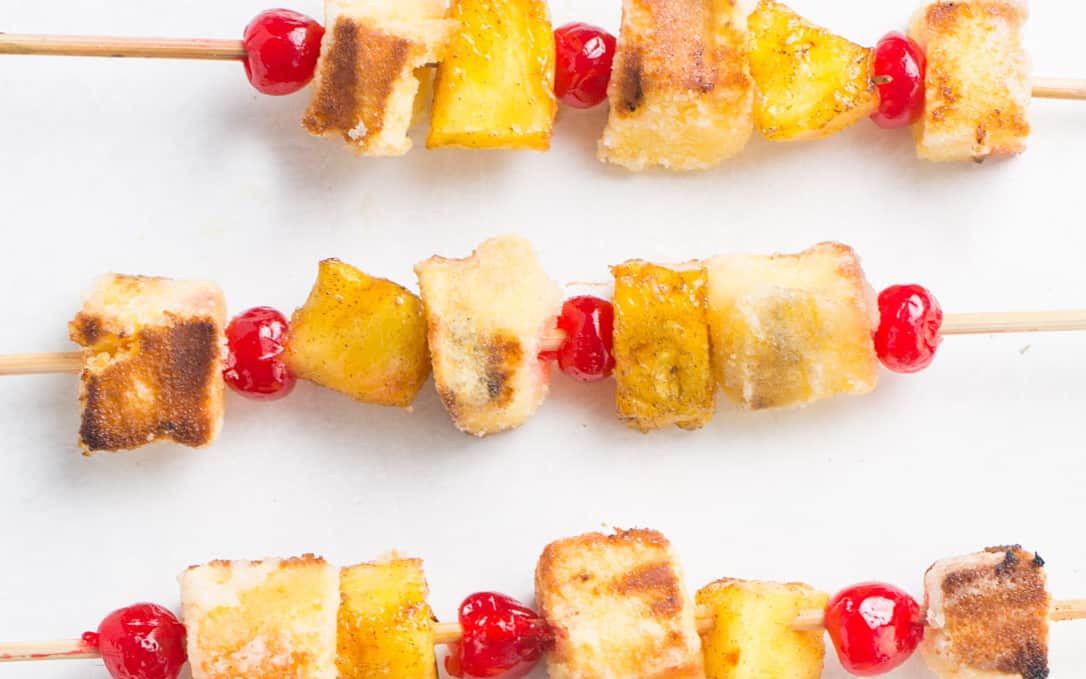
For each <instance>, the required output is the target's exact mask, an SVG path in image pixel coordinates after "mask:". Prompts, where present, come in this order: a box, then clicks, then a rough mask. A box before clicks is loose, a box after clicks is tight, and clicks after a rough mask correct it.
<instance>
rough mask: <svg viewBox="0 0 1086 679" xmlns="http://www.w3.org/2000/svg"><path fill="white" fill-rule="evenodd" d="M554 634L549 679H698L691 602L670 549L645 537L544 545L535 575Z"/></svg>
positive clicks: (621, 535) (627, 534)
mask: <svg viewBox="0 0 1086 679" xmlns="http://www.w3.org/2000/svg"><path fill="white" fill-rule="evenodd" d="M535 591H536V601H537V602H538V603H539V607H540V611H541V612H542V615H543V617H544V618H545V619H546V621H547V624H548V625H550V627H551V630H552V632H554V637H555V643H554V647H553V649H552V650H551V651H550V652H549V653H548V654H547V669H548V672H549V673H550V678H551V679H680V678H689V679H701V678H702V677H704V676H705V672H704V668H703V665H702V657H701V641H700V640H699V639H698V632H697V627H696V624H695V620H694V602H693V601H692V600H691V599H690V595H689V594H687V592H686V586H685V585H684V584H683V576H682V569H681V568H680V566H679V562H678V559H677V558H676V557H675V554H674V553H673V551H672V549H671V544H670V543H669V542H668V541H667V539H666V538H665V537H664V536H663V535H661V534H660V533H658V532H656V531H652V530H626V531H618V532H616V533H615V534H613V535H603V534H601V533H588V534H587V535H581V536H578V537H573V538H565V539H562V540H558V541H557V542H552V543H551V544H550V545H548V546H547V548H546V549H545V550H544V551H543V555H542V556H541V557H540V558H539V564H538V566H537V567H536V572H535Z"/></svg>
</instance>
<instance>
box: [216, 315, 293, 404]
mask: <svg viewBox="0 0 1086 679" xmlns="http://www.w3.org/2000/svg"><path fill="white" fill-rule="evenodd" d="M288 329H289V325H288V324H287V319H286V318H284V317H283V314H281V313H279V312H278V311H276V310H275V309H272V308H271V307H266V306H258V307H254V308H252V309H249V310H248V311H245V312H242V313H240V314H238V315H237V316H235V317H234V319H233V320H232V321H230V325H228V326H226V349H227V352H226V361H225V366H224V368H223V371H222V376H223V379H224V380H225V381H226V383H227V384H228V385H230V387H232V388H233V389H234V391H236V392H238V393H239V394H241V395H242V396H245V397H247V398H251V399H255V400H258V401H274V400H276V399H280V398H283V397H284V396H286V395H287V394H289V393H290V392H291V390H292V389H294V381H295V380H294V373H292V372H291V371H290V368H289V367H287V364H286V363H284V362H283V359H282V356H283V352H284V351H285V350H286V347H285V344H286V340H287V333H288Z"/></svg>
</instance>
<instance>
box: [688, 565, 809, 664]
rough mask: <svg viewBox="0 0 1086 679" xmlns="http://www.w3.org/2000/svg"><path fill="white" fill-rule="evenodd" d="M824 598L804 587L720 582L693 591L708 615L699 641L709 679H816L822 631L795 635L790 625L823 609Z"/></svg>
mask: <svg viewBox="0 0 1086 679" xmlns="http://www.w3.org/2000/svg"><path fill="white" fill-rule="evenodd" d="M828 599H829V596H828V595H827V594H826V593H825V592H820V591H818V590H816V589H814V588H813V587H811V586H809V585H805V584H803V583H798V582H793V583H788V584H781V583H777V582H757V581H750V580H733V579H731V578H725V579H722V580H717V581H716V582H711V583H709V584H708V585H706V586H705V587H702V588H701V589H700V590H698V593H697V597H696V600H697V604H698V607H699V608H700V609H702V610H708V611H710V612H712V616H713V627H712V630H711V631H709V632H708V633H706V634H705V636H704V637H702V644H703V646H704V649H703V650H704V655H705V676H706V677H708V679H766V678H767V677H773V679H818V678H819V677H821V676H822V663H823V660H824V659H825V656H826V647H825V644H824V643H823V641H822V634H823V633H822V630H815V631H809V632H806V631H805V632H800V631H796V630H794V629H792V621H793V620H795V619H796V616H798V615H799V614H800V613H801V612H803V611H810V610H819V611H820V610H822V609H824V608H825V607H826V602H827V600H828Z"/></svg>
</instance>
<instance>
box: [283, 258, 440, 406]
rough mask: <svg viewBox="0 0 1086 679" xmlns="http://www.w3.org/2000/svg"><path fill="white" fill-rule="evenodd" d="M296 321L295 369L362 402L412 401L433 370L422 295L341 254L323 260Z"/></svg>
mask: <svg viewBox="0 0 1086 679" xmlns="http://www.w3.org/2000/svg"><path fill="white" fill-rule="evenodd" d="M290 326H291V329H290V336H289V338H288V342H287V351H286V361H287V365H289V366H290V369H291V370H292V371H293V372H294V374H295V375H297V376H298V377H300V378H302V379H306V380H310V381H312V382H316V383H317V384H319V385H321V386H324V387H328V388H329V389H335V390H336V391H340V392H343V393H344V394H347V395H349V396H351V397H352V398H355V399H358V400H359V401H362V402H363V403H373V404H376V405H384V406H399V407H401V408H407V407H409V406H410V405H411V403H412V402H413V401H414V400H415V396H416V395H417V394H418V392H419V389H421V388H422V385H423V384H424V383H425V382H426V378H427V377H429V375H430V354H429V351H428V350H427V348H426V316H425V314H424V313H423V310H422V300H420V299H419V298H418V297H417V296H416V295H414V294H413V293H411V292H410V291H409V290H407V289H406V288H403V287H401V286H399V285H396V284H395V283H393V282H392V281H388V280H385V279H383V278H374V277H372V276H368V275H366V274H364V273H362V272H361V271H359V270H358V269H356V268H354V267H353V266H351V265H349V264H344V263H343V262H341V261H339V260H338V259H326V260H324V261H323V262H321V263H320V268H319V270H318V273H317V282H316V283H314V285H313V289H312V291H310V293H309V299H307V300H306V303H305V305H304V306H302V307H301V308H300V309H298V310H297V311H295V312H294V316H293V317H292V318H291V322H290Z"/></svg>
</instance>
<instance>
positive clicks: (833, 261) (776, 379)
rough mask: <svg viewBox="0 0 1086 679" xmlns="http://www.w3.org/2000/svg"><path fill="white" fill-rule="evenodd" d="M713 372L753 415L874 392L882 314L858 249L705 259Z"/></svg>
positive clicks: (827, 247) (830, 246)
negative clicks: (875, 339)
mask: <svg viewBox="0 0 1086 679" xmlns="http://www.w3.org/2000/svg"><path fill="white" fill-rule="evenodd" d="M706 269H707V271H708V279H709V291H708V300H709V328H710V332H711V334H712V345H713V370H714V372H715V373H716V377H717V381H718V382H719V383H720V386H721V388H722V389H723V390H724V393H725V394H726V395H727V396H728V397H729V398H731V399H732V400H733V401H735V402H736V403H738V404H739V405H740V406H741V407H743V408H747V409H750V410H759V409H762V408H780V407H786V406H795V405H803V404H805V403H809V402H811V401H816V400H818V399H822V398H828V397H830V396H833V395H836V394H865V393H867V392H869V391H871V390H872V389H874V388H875V383H876V381H877V379H878V359H877V357H876V356H875V345H874V342H873V341H872V339H871V337H872V334H873V333H874V330H875V325H876V315H877V311H876V309H875V306H874V304H873V302H872V297H873V294H872V292H871V288H870V286H869V285H868V284H867V280H866V279H865V278H864V274H863V270H862V269H861V268H860V262H859V259H858V258H857V257H856V253H855V252H853V251H852V248H849V247H848V246H845V245H841V244H840V243H822V244H820V245H816V246H815V247H813V248H811V249H809V250H807V251H805V252H801V253H799V254H797V255H772V256H762V255H726V256H721V257H714V258H712V259H710V260H709V261H708V262H706Z"/></svg>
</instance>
